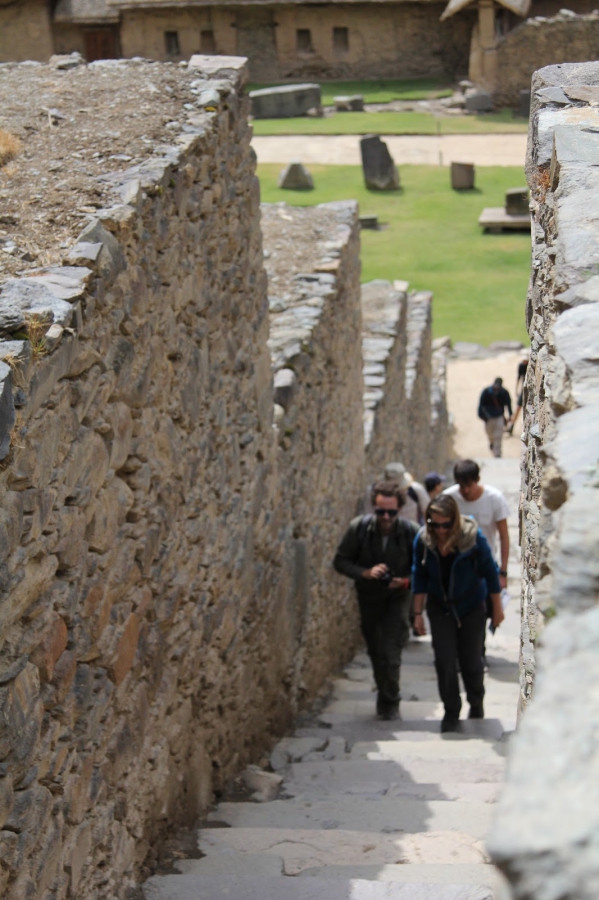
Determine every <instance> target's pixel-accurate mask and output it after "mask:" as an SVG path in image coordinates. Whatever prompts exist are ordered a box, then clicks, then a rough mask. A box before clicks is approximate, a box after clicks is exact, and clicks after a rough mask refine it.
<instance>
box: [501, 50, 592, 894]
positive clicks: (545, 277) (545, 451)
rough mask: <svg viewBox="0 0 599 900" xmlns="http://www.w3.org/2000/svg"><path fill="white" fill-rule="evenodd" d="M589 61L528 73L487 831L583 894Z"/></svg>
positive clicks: (504, 856)
mask: <svg viewBox="0 0 599 900" xmlns="http://www.w3.org/2000/svg"><path fill="white" fill-rule="evenodd" d="M598 100H599V64H597V63H585V64H580V65H560V66H550V67H548V68H545V69H541V70H540V71H539V72H537V73H536V74H535V76H534V80H533V108H532V114H531V127H530V135H529V146H528V158H527V173H528V182H529V185H530V188H531V194H532V211H533V258H532V275H531V283H530V289H529V294H528V300H527V323H528V329H529V333H530V337H531V351H532V353H531V361H530V365H529V367H528V372H527V376H526V384H525V390H524V414H525V417H524V422H525V439H526V456H525V459H524V464H523V497H522V505H521V531H522V552H523V563H524V579H523V594H522V612H523V616H522V628H523V631H522V659H521V701H522V706H523V707H524V708H525V711H524V714H523V716H522V720H521V724H520V728H519V731H518V733H517V735H516V736H515V738H514V743H513V745H512V751H511V759H510V765H509V770H508V775H509V777H508V783H507V787H506V789H505V792H504V794H503V797H502V799H501V802H500V804H499V809H498V818H497V821H496V824H495V828H494V831H493V834H492V836H491V840H490V848H491V852H492V854H493V856H494V859H495V860H496V861H497V863H498V864H499V865H500V867H501V868H502V869H503V871H504V872H505V873H506V874H507V876H508V877H509V879H510V881H511V883H512V886H513V891H514V897H515V898H517V900H524V898H526V900H550V898H554V897H556V896H558V895H559V896H560V897H563V898H577V900H587V898H588V900H590V898H592V897H595V896H597V892H598V890H599V874H598V871H597V864H596V856H595V853H594V851H593V849H592V848H593V847H594V844H595V842H596V834H597V819H598V813H597V806H596V804H595V803H594V802H593V801H592V792H593V789H594V788H593V786H594V785H595V783H596V781H597V774H598V772H597V760H598V759H599V742H598V739H597V729H596V721H597V718H598V715H599V703H598V700H597V696H596V690H595V685H596V683H597V642H598V640H599V616H598V612H599V611H598V610H597V597H598V595H599V553H598V549H599V478H598V472H599V470H598V457H599V450H598V447H599V402H598V398H599V363H598V360H599V346H598V335H599V306H598V305H597V301H598V299H599V289H598V288H599V224H598V220H597V205H598V203H599V172H598V170H597V167H596V165H595V163H596V160H597V154H598V152H599V142H598V137H597V132H598V131H599V110H598V109H597V106H596V105H595V104H596V103H597V101H598Z"/></svg>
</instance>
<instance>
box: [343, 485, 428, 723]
mask: <svg viewBox="0 0 599 900" xmlns="http://www.w3.org/2000/svg"><path fill="white" fill-rule="evenodd" d="M403 504H404V494H403V491H401V490H400V488H399V485H398V484H397V483H396V482H393V481H379V482H377V483H376V484H375V485H374V486H373V488H372V505H373V514H372V515H367V516H358V517H357V518H356V519H353V520H352V522H351V523H350V526H349V528H348V530H347V532H346V533H345V535H344V537H343V540H342V541H341V543H340V544H339V547H338V549H337V553H336V554H335V559H334V561H333V565H334V567H335V569H336V570H337V572H339V573H341V574H342V575H345V576H346V577H347V578H351V579H352V580H353V581H354V583H355V587H356V593H357V597H358V605H359V608H360V625H361V629H362V635H363V637H364V641H365V643H366V649H367V651H368V656H369V657H370V661H371V663H372V671H373V674H374V680H375V682H376V687H377V701H376V711H377V714H378V715H379V717H380V718H381V719H396V718H398V717H399V701H400V692H399V673H400V666H401V652H402V649H403V647H404V646H405V644H406V643H407V641H408V639H409V633H410V620H409V616H410V605H411V600H412V594H411V590H410V587H411V582H410V575H411V569H412V546H413V543H414V537H415V535H416V533H417V531H418V527H417V526H416V525H414V524H413V523H412V522H408V521H407V520H405V519H402V518H400V515H399V513H400V510H401V509H402V507H403Z"/></svg>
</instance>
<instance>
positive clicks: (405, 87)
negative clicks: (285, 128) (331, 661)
mask: <svg viewBox="0 0 599 900" xmlns="http://www.w3.org/2000/svg"><path fill="white" fill-rule="evenodd" d="M264 87H273V85H268V84H251V85H250V86H249V88H248V90H250V91H254V90H257V89H258V88H264ZM320 88H321V91H322V104H323V106H332V105H333V99H334V97H338V96H340V95H343V94H362V96H363V97H364V102H365V103H389V102H390V101H391V100H428V99H429V98H431V97H451V94H452V90H451V88H450V87H449V86H448V85H447V84H445V83H442V82H439V81H437V80H436V79H434V78H403V79H395V80H391V81H325V82H323V83H322V84H321V85H320Z"/></svg>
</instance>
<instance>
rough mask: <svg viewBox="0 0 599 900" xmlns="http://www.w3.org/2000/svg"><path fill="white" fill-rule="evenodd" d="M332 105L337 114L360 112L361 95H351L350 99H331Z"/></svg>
mask: <svg viewBox="0 0 599 900" xmlns="http://www.w3.org/2000/svg"><path fill="white" fill-rule="evenodd" d="M333 103H334V105H335V109H336V111H337V112H362V111H363V109H364V97H363V96H362V94H352V96H351V97H333Z"/></svg>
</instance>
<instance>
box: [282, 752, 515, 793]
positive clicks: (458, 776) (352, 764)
mask: <svg viewBox="0 0 599 900" xmlns="http://www.w3.org/2000/svg"><path fill="white" fill-rule="evenodd" d="M373 767H374V770H375V771H376V773H377V774H376V776H375V777H374V780H375V781H376V782H378V781H379V780H380V779H381V773H384V776H383V777H384V779H385V781H386V780H387V779H389V782H390V783H393V784H401V783H407V784H452V783H467V784H481V783H482V784H489V783H490V784H501V783H502V782H503V779H504V775H505V760H501V759H497V760H494V761H492V762H489V761H484V762H482V761H479V760H477V759H471V760H468V762H467V764H465V763H464V761H463V760H461V759H444V760H430V759H414V758H412V757H406V758H404V759H402V761H401V765H398V764H397V763H396V762H394V761H393V760H376V761H369V760H366V759H350V760H347V761H344V760H335V761H331V762H301V763H294V764H293V765H292V766H291V767H290V769H289V782H290V783H291V782H293V781H295V780H299V781H306V782H308V781H310V780H311V779H313V778H316V779H320V778H323V777H326V778H328V779H329V782H330V783H331V784H333V785H334V784H335V783H338V784H339V785H340V789H341V790H342V787H343V786H344V785H347V784H348V782H349V784H352V783H353V784H355V785H356V787H358V786H359V785H360V783H362V782H369V781H371V780H372V775H371V774H370V773H371V772H372V771H373ZM286 783H287V782H284V783H283V789H284V788H285V784H286Z"/></svg>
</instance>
